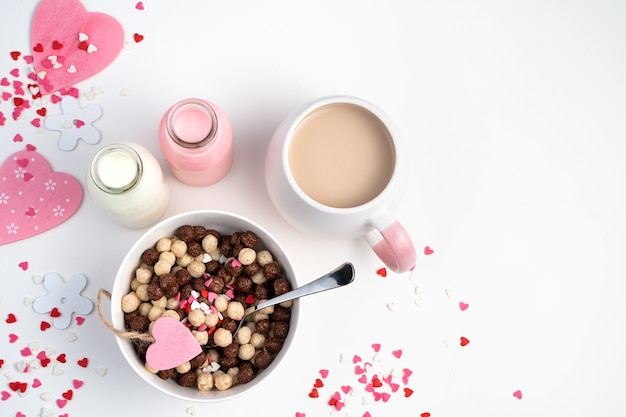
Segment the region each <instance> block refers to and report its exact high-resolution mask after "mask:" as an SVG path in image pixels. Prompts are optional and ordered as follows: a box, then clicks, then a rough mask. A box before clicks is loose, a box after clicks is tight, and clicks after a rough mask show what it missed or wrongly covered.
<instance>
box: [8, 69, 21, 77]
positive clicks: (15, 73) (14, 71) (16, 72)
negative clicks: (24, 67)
mask: <svg viewBox="0 0 626 417" xmlns="http://www.w3.org/2000/svg"><path fill="white" fill-rule="evenodd" d="M9 74H11V75H12V76H14V77H15V78H17V77H19V76H20V70H19V69H18V68H13V69H12V70H11V72H9Z"/></svg>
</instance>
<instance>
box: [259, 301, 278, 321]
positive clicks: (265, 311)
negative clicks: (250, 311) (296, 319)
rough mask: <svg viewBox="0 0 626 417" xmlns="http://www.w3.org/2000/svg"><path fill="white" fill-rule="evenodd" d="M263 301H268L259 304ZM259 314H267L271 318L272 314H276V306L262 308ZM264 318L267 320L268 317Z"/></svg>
mask: <svg viewBox="0 0 626 417" xmlns="http://www.w3.org/2000/svg"><path fill="white" fill-rule="evenodd" d="M263 301H267V300H259V304H260V303H262V302H263ZM257 312H258V313H261V314H267V315H268V316H269V315H270V314H272V313H273V312H274V306H268V307H265V308H262V309H260V310H258V311H257ZM264 318H267V317H264ZM255 320H256V317H255Z"/></svg>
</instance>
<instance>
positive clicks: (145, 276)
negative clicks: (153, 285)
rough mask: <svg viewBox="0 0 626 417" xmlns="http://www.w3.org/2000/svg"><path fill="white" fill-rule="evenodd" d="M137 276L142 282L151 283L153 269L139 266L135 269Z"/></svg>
mask: <svg viewBox="0 0 626 417" xmlns="http://www.w3.org/2000/svg"><path fill="white" fill-rule="evenodd" d="M135 278H137V281H139V282H141V283H142V284H150V281H151V280H152V271H150V270H149V269H146V268H137V270H136V271H135Z"/></svg>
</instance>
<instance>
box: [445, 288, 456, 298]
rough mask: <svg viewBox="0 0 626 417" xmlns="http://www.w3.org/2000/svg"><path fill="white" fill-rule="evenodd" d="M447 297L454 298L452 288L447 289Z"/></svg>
mask: <svg viewBox="0 0 626 417" xmlns="http://www.w3.org/2000/svg"><path fill="white" fill-rule="evenodd" d="M446 295H447V296H448V297H452V296H453V295H454V290H453V289H452V288H446Z"/></svg>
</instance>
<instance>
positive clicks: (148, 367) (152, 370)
mask: <svg viewBox="0 0 626 417" xmlns="http://www.w3.org/2000/svg"><path fill="white" fill-rule="evenodd" d="M144 368H146V371H148V372H150V373H151V374H158V373H159V371H158V370H157V369H154V368H153V367H151V366H150V365H148V363H147V362H146V363H145V364H144Z"/></svg>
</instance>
